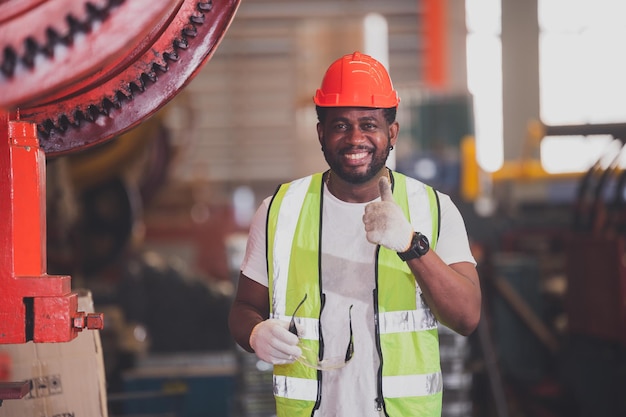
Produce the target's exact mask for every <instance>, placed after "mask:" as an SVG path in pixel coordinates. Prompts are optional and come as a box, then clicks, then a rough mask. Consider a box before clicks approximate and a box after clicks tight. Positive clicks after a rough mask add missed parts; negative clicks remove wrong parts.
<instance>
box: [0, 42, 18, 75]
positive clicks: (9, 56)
mask: <svg viewBox="0 0 626 417" xmlns="http://www.w3.org/2000/svg"><path fill="white" fill-rule="evenodd" d="M3 55H4V59H3V60H2V65H0V70H1V71H2V73H3V74H4V75H5V76H7V77H9V78H10V77H12V76H13V74H14V73H15V66H16V65H17V54H16V53H15V50H14V49H13V48H11V47H8V46H7V47H6V48H4V54H3Z"/></svg>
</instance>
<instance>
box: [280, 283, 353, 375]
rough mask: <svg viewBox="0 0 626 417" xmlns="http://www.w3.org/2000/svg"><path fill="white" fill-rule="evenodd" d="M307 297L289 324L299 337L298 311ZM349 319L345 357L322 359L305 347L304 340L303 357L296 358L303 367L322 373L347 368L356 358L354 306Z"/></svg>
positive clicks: (300, 344) (301, 345) (302, 346)
mask: <svg viewBox="0 0 626 417" xmlns="http://www.w3.org/2000/svg"><path fill="white" fill-rule="evenodd" d="M306 297H307V295H306V294H304V298H303V299H302V301H300V303H299V304H298V306H297V307H296V309H295V310H294V312H293V315H292V316H291V321H290V323H289V331H290V332H291V333H293V334H295V335H296V336H298V337H299V335H298V329H297V328H296V321H295V317H296V313H297V312H298V309H299V308H300V307H301V306H302V304H304V301H305V300H306ZM348 317H349V320H350V341H349V342H348V347H347V349H346V354H345V356H344V357H334V358H325V359H320V358H319V356H318V354H317V352H315V351H314V350H313V349H311V348H310V347H308V346H305V345H304V344H303V343H302V340H300V343H299V344H298V346H299V347H300V349H301V350H302V355H301V356H299V357H298V358H296V360H297V361H298V362H300V363H301V364H303V365H306V366H308V367H310V368H313V369H317V370H320V371H330V370H333V369H340V368H343V367H344V366H346V365H347V364H348V362H350V360H351V359H352V357H353V356H354V341H353V337H352V306H350V309H349V310H348Z"/></svg>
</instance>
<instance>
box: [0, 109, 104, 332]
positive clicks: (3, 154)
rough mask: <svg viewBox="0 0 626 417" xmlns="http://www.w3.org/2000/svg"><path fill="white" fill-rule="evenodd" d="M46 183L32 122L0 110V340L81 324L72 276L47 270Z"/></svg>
mask: <svg viewBox="0 0 626 417" xmlns="http://www.w3.org/2000/svg"><path fill="white" fill-rule="evenodd" d="M45 184H46V183H45V155H44V153H43V151H42V150H41V149H40V147H39V142H38V139H37V130H36V124H34V123H30V122H23V121H19V120H10V118H9V114H7V113H5V112H1V111H0V218H2V219H3V220H2V221H1V222H0V344H4V343H25V342H28V341H30V340H32V341H34V342H66V341H70V340H72V339H74V338H75V337H76V335H77V334H78V332H79V331H81V330H82V329H83V327H81V326H76V325H75V324H76V322H75V318H81V317H83V316H84V313H79V312H77V307H78V301H77V295H76V294H75V293H72V292H71V282H70V280H71V278H70V277H69V276H51V275H48V274H47V273H46V262H47V260H46V206H45V204H46V198H45ZM95 316H96V318H97V319H98V320H91V321H90V322H91V323H97V325H99V326H100V327H95V328H101V324H102V317H101V315H99V314H95ZM85 322H87V321H85V320H84V319H83V320H82V322H81V323H85Z"/></svg>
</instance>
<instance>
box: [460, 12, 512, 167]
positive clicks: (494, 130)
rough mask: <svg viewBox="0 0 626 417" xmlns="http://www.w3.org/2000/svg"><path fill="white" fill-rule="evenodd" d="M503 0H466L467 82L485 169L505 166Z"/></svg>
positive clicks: (481, 163)
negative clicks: (503, 132) (503, 136)
mask: <svg viewBox="0 0 626 417" xmlns="http://www.w3.org/2000/svg"><path fill="white" fill-rule="evenodd" d="M500 10H501V9H500V0H466V1H465V11H466V13H465V16H466V25H467V32H468V34H467V84H468V89H469V92H470V93H471V94H472V97H473V100H474V103H473V107H474V130H475V136H476V157H477V160H478V164H479V165H480V166H481V167H482V168H483V169H484V170H485V171H490V172H491V171H495V170H497V169H498V168H500V167H501V166H502V162H503V144H502V130H503V129H502V42H501V40H500V34H501V23H500V22H501V12H500Z"/></svg>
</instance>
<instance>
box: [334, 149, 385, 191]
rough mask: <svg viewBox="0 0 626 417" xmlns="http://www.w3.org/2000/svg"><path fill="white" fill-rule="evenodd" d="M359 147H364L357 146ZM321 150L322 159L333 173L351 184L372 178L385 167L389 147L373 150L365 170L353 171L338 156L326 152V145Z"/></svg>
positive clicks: (361, 182)
mask: <svg viewBox="0 0 626 417" xmlns="http://www.w3.org/2000/svg"><path fill="white" fill-rule="evenodd" d="M359 149H365V148H363V147H359ZM322 151H323V152H324V159H326V163H328V166H329V167H330V169H331V170H332V171H333V174H337V176H338V177H339V178H341V179H342V180H344V181H346V182H349V183H351V184H363V183H366V182H367V181H369V180H371V179H372V178H374V177H375V176H376V174H378V172H380V170H381V169H383V168H384V167H385V164H386V163H387V158H388V157H389V152H391V149H390V146H389V145H388V146H386V147H385V148H383V150H379V151H376V150H374V154H373V155H372V161H371V162H370V164H369V166H368V167H367V169H366V170H365V172H354V171H352V170H350V169H346V168H345V167H344V166H343V165H342V164H341V162H340V158H339V157H334V155H331V154H330V153H329V152H327V151H326V147H322Z"/></svg>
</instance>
